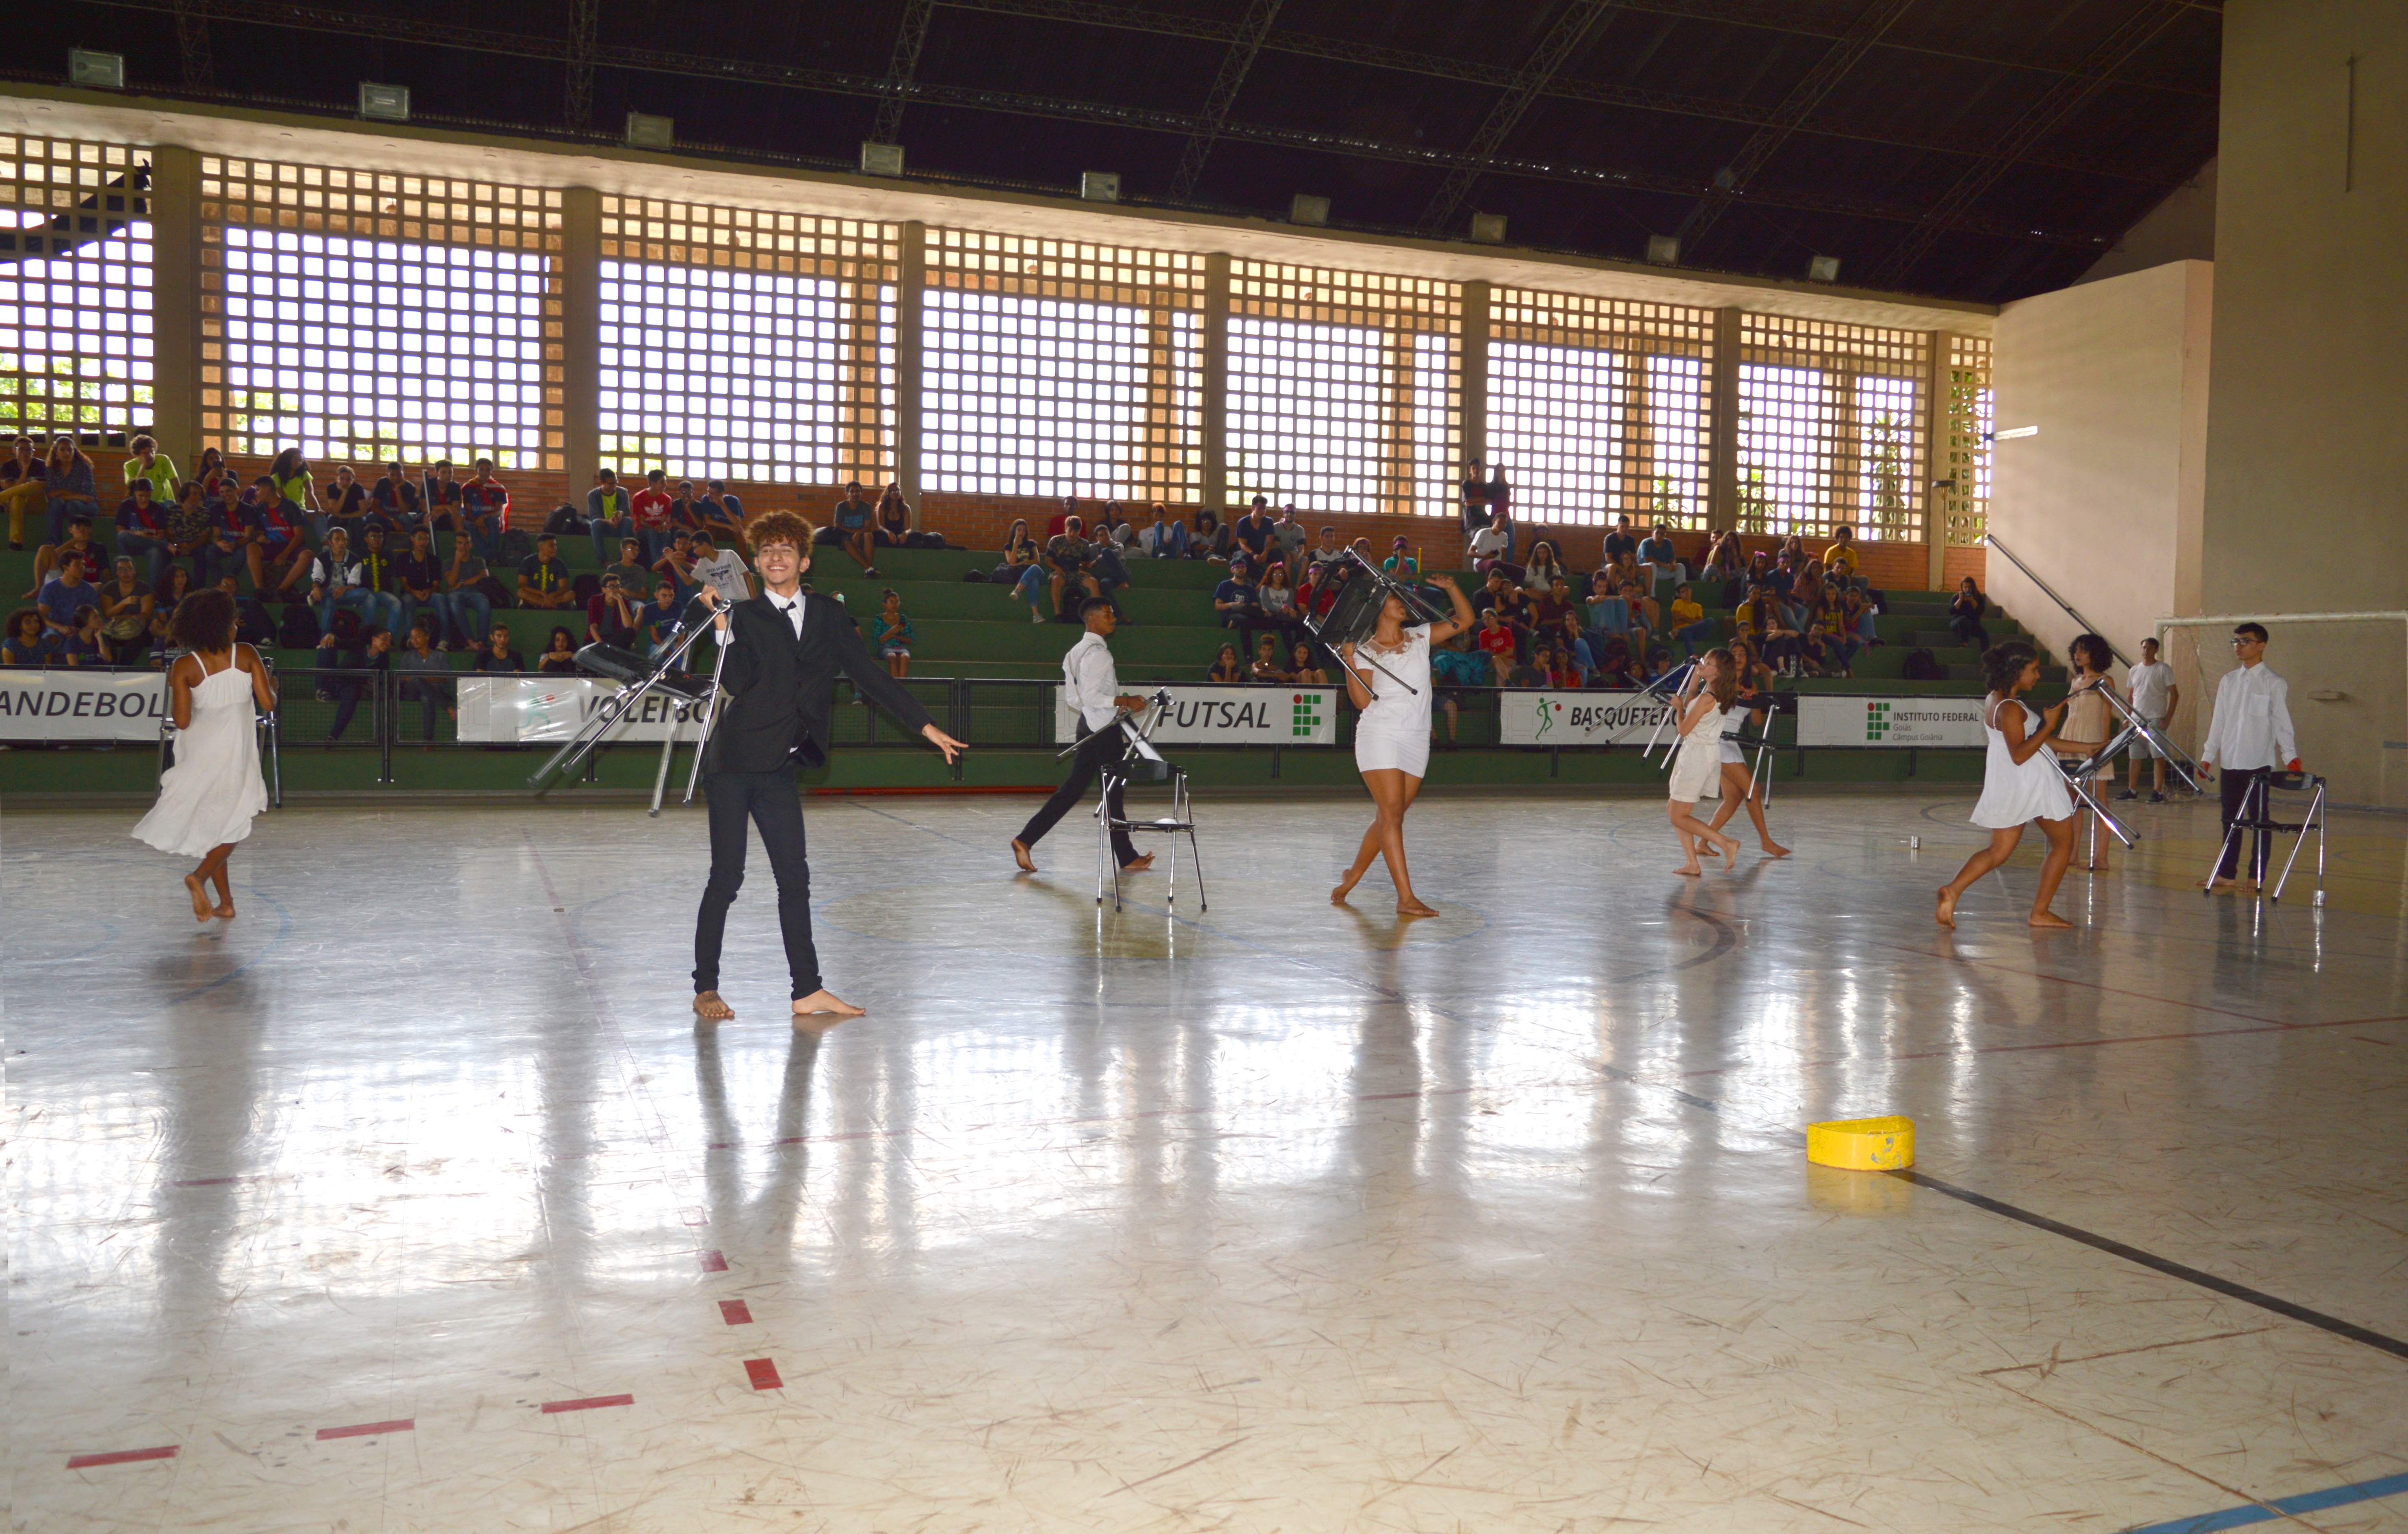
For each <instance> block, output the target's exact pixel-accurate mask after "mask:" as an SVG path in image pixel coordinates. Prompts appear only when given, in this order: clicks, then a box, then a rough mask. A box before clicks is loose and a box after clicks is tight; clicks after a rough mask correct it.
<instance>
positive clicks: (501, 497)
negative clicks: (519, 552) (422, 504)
mask: <svg viewBox="0 0 2408 1534" xmlns="http://www.w3.org/2000/svg"><path fill="white" fill-rule="evenodd" d="M438 467H440V466H439V465H438ZM460 506H461V511H462V515H463V517H464V518H465V520H466V522H467V523H468V538H469V541H471V542H472V543H474V544H475V545H476V546H477V552H478V553H480V554H481V555H483V556H484V559H485V563H487V564H488V565H491V564H493V563H495V561H497V560H499V559H500V558H501V557H502V529H503V528H504V527H507V526H508V525H509V517H510V493H509V488H508V487H507V486H505V485H504V484H503V483H502V481H501V480H496V479H495V478H494V461H493V460H492V459H491V458H480V459H478V460H477V477H476V478H475V479H473V480H469V481H468V482H467V483H466V484H464V485H462V486H461V487H460Z"/></svg>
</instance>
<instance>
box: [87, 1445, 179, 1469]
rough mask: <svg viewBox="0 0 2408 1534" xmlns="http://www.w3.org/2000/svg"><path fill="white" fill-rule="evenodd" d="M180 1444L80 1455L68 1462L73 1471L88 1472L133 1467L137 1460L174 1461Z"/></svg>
mask: <svg viewBox="0 0 2408 1534" xmlns="http://www.w3.org/2000/svg"><path fill="white" fill-rule="evenodd" d="M180 1447H181V1446H180V1445H179V1444H174V1443H169V1444H165V1445H163V1446H161V1447H159V1448H156V1449H118V1450H114V1451H112V1452H111V1453H108V1454H105V1455H76V1456H75V1457H74V1458H73V1459H70V1460H68V1461H67V1469H71V1470H88V1469H94V1468H95V1467H97V1466H101V1465H131V1464H133V1463H134V1462H135V1461H136V1460H137V1459H173V1458H175V1457H176V1455H177V1453H178V1451H179V1448H180Z"/></svg>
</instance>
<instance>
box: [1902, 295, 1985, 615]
mask: <svg viewBox="0 0 2408 1534" xmlns="http://www.w3.org/2000/svg"><path fill="white" fill-rule="evenodd" d="M1929 340H1930V343H1931V358H1930V362H1929V364H1928V366H1927V367H1926V368H1925V369H1924V376H1923V377H1924V381H1923V423H1924V424H1923V442H1924V451H1923V465H1924V467H1923V473H1922V475H1921V477H1920V480H1919V481H1918V483H1917V484H1916V486H1915V489H1916V491H1917V492H1918V493H1919V494H1920V495H1921V497H1922V500H1923V536H1924V541H1925V548H1924V554H1925V579H1924V588H1925V589H1926V590H1928V591H1939V590H1941V589H1942V588H1943V587H1944V586H1946V584H1947V581H1948V574H1947V572H1948V519H1949V517H1950V515H1951V514H1952V513H1953V512H1954V511H1955V510H1956V509H1957V507H1959V506H1961V505H1963V504H1965V500H1966V498H1967V497H1968V496H1970V495H1971V494H1972V488H1973V487H1972V486H1971V484H1970V483H1965V482H1962V480H1959V477H1960V476H1962V477H1963V480H1971V477H1972V473H1973V463H1972V458H1971V454H1966V455H1964V456H1965V462H1964V463H1962V464H1959V463H1958V462H1957V458H1958V456H1959V455H1958V454H1957V452H1956V451H1955V439H1956V430H1957V409H1956V394H1957V391H1956V380H1955V379H1954V378H1952V377H1951V376H1950V373H1949V368H1948V350H1949V346H1948V343H1949V333H1948V332H1947V331H1944V330H1935V331H1933V332H1931V334H1930V337H1929ZM1933 480H1959V482H1957V483H1954V484H1951V485H1950V486H1949V487H1948V488H1947V489H1945V490H1941V489H1936V488H1934V486H1933V484H1932V481H1933Z"/></svg>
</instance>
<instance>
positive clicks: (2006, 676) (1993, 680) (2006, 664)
mask: <svg viewBox="0 0 2408 1534" xmlns="http://www.w3.org/2000/svg"><path fill="white" fill-rule="evenodd" d="M2038 659H2040V656H2039V655H2038V654H2037V653H2035V652H2033V650H2032V647H2031V646H2030V645H2028V644H2026V643H2024V642H2023V641H2022V640H2021V639H2009V640H2007V641H2006V642H2005V643H2004V644H1994V645H1992V646H1991V647H1990V648H1989V649H1987V650H1985V651H1983V652H1982V680H1983V681H1985V683H1987V684H1988V686H1989V689H1990V691H1992V692H1994V693H2003V692H2006V691H2008V690H2009V689H2010V688H2012V687H2014V684H2015V679H2016V678H2017V677H2020V676H2022V675H2023V674H2024V667H2027V666H2029V665H2030V664H2031V663H2032V662H2034V661H2036V660H2038Z"/></svg>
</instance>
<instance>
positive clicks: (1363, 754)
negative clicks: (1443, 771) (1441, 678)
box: [1355, 627, 1430, 778]
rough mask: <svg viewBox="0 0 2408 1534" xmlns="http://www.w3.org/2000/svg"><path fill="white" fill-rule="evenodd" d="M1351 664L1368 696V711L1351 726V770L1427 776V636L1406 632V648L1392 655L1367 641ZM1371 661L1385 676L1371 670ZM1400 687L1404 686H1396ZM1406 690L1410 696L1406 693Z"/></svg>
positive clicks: (1416, 631)
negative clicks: (1369, 699) (1353, 765)
mask: <svg viewBox="0 0 2408 1534" xmlns="http://www.w3.org/2000/svg"><path fill="white" fill-rule="evenodd" d="M1372 661H1377V662H1379V663H1380V665H1381V666H1383V667H1386V668H1387V671H1385V672H1383V671H1381V670H1378V669H1376V668H1374V667H1372V666H1371V665H1370V663H1371V662H1372ZM1355 669H1356V670H1357V672H1358V673H1361V674H1362V675H1363V682H1364V685H1365V686H1367V687H1369V688H1370V690H1371V693H1372V697H1371V706H1370V707H1369V708H1368V709H1365V710H1363V716H1362V717H1361V718H1360V719H1358V720H1356V721H1355V771H1357V772H1370V771H1373V770H1375V769H1377V768H1382V767H1392V768H1395V769H1396V770H1398V771H1399V772H1402V773H1405V774H1406V775H1407V776H1409V777H1414V778H1422V777H1426V776H1428V773H1429V749H1430V747H1429V742H1430V652H1429V630H1428V629H1427V628H1426V627H1414V628H1409V629H1407V630H1405V643H1404V647H1403V648H1402V649H1399V650H1395V651H1387V650H1382V649H1381V648H1379V647H1378V646H1377V645H1375V644H1372V643H1371V642H1370V641H1369V640H1368V639H1367V640H1365V641H1363V642H1362V643H1360V644H1357V645H1356V646H1355ZM1388 672H1393V673H1395V675H1394V677H1391V676H1390V675H1388ZM1398 681H1402V682H1403V683H1404V686H1398ZM1407 687H1410V688H1412V691H1411V692H1407V691H1406V690H1405V689H1406V688H1407Z"/></svg>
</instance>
